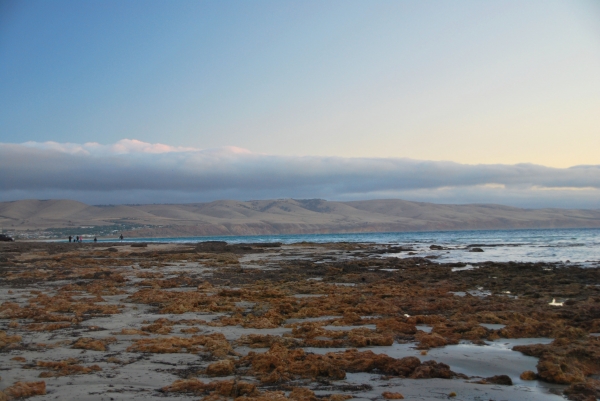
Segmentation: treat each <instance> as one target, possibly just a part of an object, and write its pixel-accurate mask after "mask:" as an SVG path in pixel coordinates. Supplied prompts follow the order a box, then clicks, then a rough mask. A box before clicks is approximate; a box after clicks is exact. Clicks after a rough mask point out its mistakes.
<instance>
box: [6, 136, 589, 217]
mask: <svg viewBox="0 0 600 401" xmlns="http://www.w3.org/2000/svg"><path fill="white" fill-rule="evenodd" d="M0 171H2V172H3V173H2V174H1V175H0V192H1V194H0V197H1V200H10V197H11V196H12V197H13V198H14V197H18V198H23V197H32V198H33V197H35V198H40V197H41V198H50V197H69V198H74V199H80V200H84V201H87V202H90V201H91V202H94V201H93V200H90V198H92V199H103V200H102V202H104V203H120V202H135V203H139V202H144V203H145V202H177V201H181V202H191V201H206V200H214V199H223V198H238V199H258V198H262V199H265V198H282V197H303V198H316V197H319V198H326V199H368V198H376V197H377V198H381V197H403V198H406V199H412V200H424V201H437V202H446V203H448V202H456V203H471V202H484V203H505V204H512V205H518V206H562V207H592V208H600V166H576V167H571V168H562V169H561V168H550V167H545V166H540V165H533V164H517V165H502V164H481V165H465V164H459V163H454V162H442V161H425V160H413V159H404V158H403V159H398V158H342V157H316V156H315V157H289V156H275V155H264V154H257V153H252V152H250V151H247V150H245V149H241V148H235V147H226V148H217V149H196V148H189V147H174V146H169V145H164V144H150V143H145V142H142V141H138V140H131V139H124V140H121V141H119V142H117V143H115V144H111V145H101V144H98V143H85V144H73V143H62V144H61V143H56V142H44V143H37V142H26V143H23V144H6V143H4V144H2V143H0ZM540 189H544V190H543V191H541V190H540ZM573 189H581V190H579V191H574V190H573ZM44 194H46V196H44ZM136 196H137V197H138V198H139V199H140V200H139V201H136V200H135V199H132V198H135V197H136ZM142 198H143V200H142ZM111 199H113V200H111ZM96 203H98V202H96ZM569 205H570V206H569Z"/></svg>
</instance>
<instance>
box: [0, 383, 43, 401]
mask: <svg viewBox="0 0 600 401" xmlns="http://www.w3.org/2000/svg"><path fill="white" fill-rule="evenodd" d="M3 394H4V395H5V397H6V398H5V399H8V400H12V399H14V398H28V397H33V396H34V395H44V394H46V382H44V381H41V382H16V383H15V384H13V385H12V386H10V387H8V388H6V389H4V393H3V392H2V391H0V399H1V397H2V395H3Z"/></svg>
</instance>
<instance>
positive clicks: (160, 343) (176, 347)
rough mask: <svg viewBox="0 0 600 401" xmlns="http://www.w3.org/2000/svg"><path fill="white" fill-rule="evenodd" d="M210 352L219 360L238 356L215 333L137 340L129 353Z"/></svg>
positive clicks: (222, 336) (224, 340) (227, 343)
mask: <svg viewBox="0 0 600 401" xmlns="http://www.w3.org/2000/svg"><path fill="white" fill-rule="evenodd" d="M201 351H204V352H208V353H210V354H212V355H213V356H215V357H217V358H223V357H225V356H227V355H236V353H235V351H234V350H233V348H232V347H231V344H229V342H228V341H227V339H225V336H224V335H223V334H222V333H213V334H209V335H203V336H192V337H190V338H184V337H177V336H172V337H161V338H148V339H142V340H137V341H136V342H135V343H133V344H132V345H131V346H130V347H129V348H127V352H152V353H157V354H170V353H180V352H189V353H198V352H201Z"/></svg>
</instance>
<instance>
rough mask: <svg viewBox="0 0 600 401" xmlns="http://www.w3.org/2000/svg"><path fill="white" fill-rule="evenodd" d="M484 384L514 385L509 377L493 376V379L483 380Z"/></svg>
mask: <svg viewBox="0 0 600 401" xmlns="http://www.w3.org/2000/svg"><path fill="white" fill-rule="evenodd" d="M482 382H485V383H489V384H501V385H503V386H512V385H513V382H512V379H511V378H510V377H508V376H507V375H496V376H492V377H486V378H485V379H483V380H482Z"/></svg>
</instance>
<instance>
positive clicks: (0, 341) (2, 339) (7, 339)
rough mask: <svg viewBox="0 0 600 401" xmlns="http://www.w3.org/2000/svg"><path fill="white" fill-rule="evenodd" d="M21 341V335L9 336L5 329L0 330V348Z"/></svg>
mask: <svg viewBox="0 0 600 401" xmlns="http://www.w3.org/2000/svg"><path fill="white" fill-rule="evenodd" d="M19 342H21V336H17V335H14V336H9V335H7V334H6V332H5V331H2V330H0V349H2V348H5V347H7V346H8V345H10V344H15V343H19Z"/></svg>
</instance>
